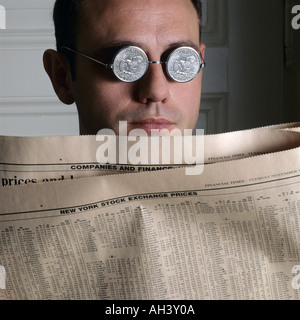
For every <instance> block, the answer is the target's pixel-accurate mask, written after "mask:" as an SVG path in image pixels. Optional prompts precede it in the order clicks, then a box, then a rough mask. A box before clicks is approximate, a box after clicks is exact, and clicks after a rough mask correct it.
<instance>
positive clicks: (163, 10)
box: [79, 0, 199, 40]
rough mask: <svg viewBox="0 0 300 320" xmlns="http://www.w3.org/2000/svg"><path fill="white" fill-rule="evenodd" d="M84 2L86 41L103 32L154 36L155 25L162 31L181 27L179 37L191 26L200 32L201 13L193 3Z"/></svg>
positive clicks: (165, 0) (178, 0) (158, 0)
mask: <svg viewBox="0 0 300 320" xmlns="http://www.w3.org/2000/svg"><path fill="white" fill-rule="evenodd" d="M83 3H84V6H83V7H82V10H81V16H80V22H79V25H80V26H79V29H80V31H82V34H84V37H85V38H86V37H87V36H88V37H91V38H92V37H93V34H95V36H96V35H97V34H98V35H99V36H100V34H101V33H102V35H103V36H104V37H107V36H109V37H110V38H114V37H115V36H119V35H121V34H122V33H126V32H127V33H130V32H131V33H132V34H135V33H138V32H139V31H140V30H139V28H141V29H143V28H144V30H143V31H144V32H146V33H149V34H151V33H153V31H154V28H153V26H157V29H158V28H159V27H160V26H161V25H164V24H165V25H167V27H168V28H169V29H173V28H175V29H176V26H177V30H176V32H177V33H178V34H180V33H184V32H185V30H187V29H188V26H187V25H192V27H190V29H193V30H194V31H195V32H198V29H199V28H198V15H197V11H196V9H195V8H194V6H193V3H192V1H190V0H101V1H99V0H86V1H84V2H83ZM181 21H182V22H181ZM183 21H184V22H183ZM170 24H172V25H171V27H172V28H170ZM147 27H149V28H147ZM174 31H175V30H174ZM87 32H88V33H89V34H88V35H87V34H86V33H87ZM170 33H171V31H170ZM102 35H101V36H102ZM120 40H123V39H120ZM186 40H188V39H186Z"/></svg>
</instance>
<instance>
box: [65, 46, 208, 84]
mask: <svg viewBox="0 0 300 320" xmlns="http://www.w3.org/2000/svg"><path fill="white" fill-rule="evenodd" d="M128 48H133V49H135V50H139V51H140V52H141V53H142V54H143V55H144V56H145V57H146V58H147V59H148V56H147V54H146V53H145V51H144V50H142V49H141V48H139V47H136V46H125V47H123V48H121V49H120V50H118V52H117V53H116V54H115V55H114V57H113V63H111V64H108V63H104V62H102V61H100V60H97V59H95V58H93V57H90V56H88V55H86V54H84V53H82V52H79V51H76V50H74V49H72V48H70V47H67V46H63V47H62V49H66V50H68V51H71V52H73V53H76V54H78V55H80V56H82V57H84V58H87V59H89V60H91V61H94V62H96V63H98V64H100V65H102V66H104V67H105V68H107V69H110V70H112V72H113V74H114V75H115V76H116V78H118V79H119V80H121V81H123V82H135V81H138V80H139V79H141V78H142V77H143V76H144V75H145V74H146V72H147V70H148V67H149V65H150V64H156V65H159V64H161V65H163V64H166V65H168V61H169V58H170V57H171V56H172V54H174V53H175V52H176V51H177V50H180V49H189V50H191V51H193V52H194V53H195V54H197V55H198V56H199V60H200V61H201V62H200V64H199V70H198V71H197V73H195V75H194V77H192V78H191V79H189V80H187V81H179V80H176V79H175V78H174V77H173V76H172V75H171V74H170V72H169V70H168V68H166V71H167V74H168V76H169V77H170V78H171V79H172V80H173V81H176V82H181V83H186V82H189V81H192V80H193V79H194V78H195V77H196V76H197V75H198V74H199V72H200V70H201V69H202V68H205V67H206V62H205V61H204V59H203V58H202V56H201V54H199V52H198V51H197V50H195V49H194V48H192V47H188V46H182V47H178V48H176V49H174V50H173V51H172V52H171V53H170V54H169V56H168V58H167V60H166V61H151V60H148V61H147V63H148V65H147V67H146V70H145V72H144V73H143V75H142V76H140V77H139V78H137V79H135V80H132V81H129V80H124V79H122V78H121V77H119V76H118V75H117V74H116V72H115V71H114V61H115V58H116V56H117V55H118V54H119V53H121V52H122V51H123V50H125V49H128Z"/></svg>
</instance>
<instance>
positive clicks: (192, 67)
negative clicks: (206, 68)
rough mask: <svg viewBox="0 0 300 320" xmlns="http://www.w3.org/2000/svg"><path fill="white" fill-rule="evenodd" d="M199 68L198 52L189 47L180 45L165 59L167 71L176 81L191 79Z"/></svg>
mask: <svg viewBox="0 0 300 320" xmlns="http://www.w3.org/2000/svg"><path fill="white" fill-rule="evenodd" d="M200 68H201V57H200V55H199V53H198V52H197V51H196V50H194V49H193V48H190V47H180V48H178V49H176V50H175V51H173V52H172V53H171V54H170V56H169V57H168V60H167V73H168V75H169V76H170V77H171V78H172V79H173V80H174V81H177V82H188V81H191V80H193V79H194V78H195V77H196V76H197V74H198V73H199V71H200Z"/></svg>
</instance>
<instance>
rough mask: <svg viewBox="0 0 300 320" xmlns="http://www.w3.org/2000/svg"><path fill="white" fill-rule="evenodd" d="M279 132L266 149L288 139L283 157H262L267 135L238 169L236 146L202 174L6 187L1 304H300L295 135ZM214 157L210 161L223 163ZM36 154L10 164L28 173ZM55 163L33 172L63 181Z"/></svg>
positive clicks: (298, 140) (299, 178)
mask: <svg viewBox="0 0 300 320" xmlns="http://www.w3.org/2000/svg"><path fill="white" fill-rule="evenodd" d="M254 131H255V130H254ZM278 132H280V134H279V133H278V134H277V130H273V132H271V130H270V131H269V134H270V136H269V138H270V139H272V140H271V142H272V143H271V145H273V147H274V143H275V142H276V141H278V140H277V139H280V137H281V139H282V140H281V144H278V145H277V146H276V147H277V149H278V150H282V151H279V152H275V151H276V150H273V151H274V152H271V149H273V148H270V146H269V145H268V144H267V143H266V144H265V145H264V147H265V148H266V147H268V148H266V149H268V150H266V149H265V152H264V150H263V149H262V148H261V147H262V145H263V141H264V139H263V137H264V135H265V134H266V131H265V130H262V131H260V132H259V133H257V135H256V134H254V136H252V138H254V137H255V139H257V137H258V136H259V135H260V136H261V138H262V139H261V140H259V141H258V140H252V145H253V147H252V148H250V147H249V146H250V145H251V143H250V142H249V144H248V147H249V148H248V147H247V148H245V150H248V151H249V156H251V157H246V158H244V159H239V160H232V159H234V158H235V156H237V155H238V154H239V155H240V156H241V154H243V151H242V150H243V148H242V146H241V144H240V145H239V147H238V149H239V152H238V153H236V152H235V151H234V152H232V153H231V154H230V152H229V153H228V154H226V153H225V154H224V157H225V158H224V160H230V161H226V162H219V163H211V164H206V165H205V167H204V170H203V172H202V174H201V175H187V174H186V168H185V167H182V168H175V169H172V170H162V171H151V172H145V171H140V172H138V171H136V173H135V174H133V173H127V174H114V175H102V176H100V175H99V176H86V177H82V178H76V179H75V178H74V179H62V180H59V179H57V181H54V182H48V183H41V182H38V181H37V182H36V183H28V184H25V183H24V184H20V185H17V186H6V187H4V188H0V202H1V208H0V265H1V266H2V267H4V268H5V272H6V282H5V289H3V288H1V287H0V299H109V300H115V299H166V300H168V299H293V300H298V299H299V294H300V275H299V274H300V272H299V271H300V148H299V146H300V136H299V133H296V132H290V131H278ZM244 133H245V132H244ZM220 137H221V136H219V138H220ZM223 137H225V136H223ZM227 137H229V136H227ZM246 137H250V136H248V135H245V139H244V141H245V145H247V143H246V141H247V138H246ZM272 137H273V138H272ZM249 139H250V140H251V138H249ZM273 139H274V141H273ZM29 140H31V139H29ZM72 140H74V144H75V145H76V144H77V142H76V140H77V137H74V138H73V139H72ZM215 141H216V140H215ZM237 141H238V139H236V140H234V139H233V140H231V141H230V144H229V141H227V140H226V139H225V138H223V139H221V140H220V141H218V142H219V146H221V145H222V143H223V145H225V144H226V143H227V144H228V146H232V148H233V149H235V146H234V142H237ZM266 141H267V140H266ZM258 142H259V143H258ZM276 143H277V142H276ZM255 144H257V145H256V147H254V145H255ZM35 145H36V149H34V150H31V152H30V153H29V154H30V155H32V154H34V153H35V152H38V151H39V152H40V151H41V150H42V149H41V148H39V146H38V144H35ZM2 146H3V144H2ZM217 147H218V146H214V147H213V148H211V150H210V153H207V154H206V156H205V157H206V159H207V158H208V156H210V157H211V158H219V159H221V157H222V156H221V152H220V153H218V152H217V151H216V150H217ZM11 148H13V146H11ZM59 148H60V146H59V145H57V148H56V151H55V150H54V149H53V150H54V151H53V154H56V155H58V154H64V153H63V150H62V153H59V152H58V149H59ZM76 148H77V147H76ZM76 148H75V149H76ZM75 149H74V150H75ZM225 149H226V148H225V147H224V150H225ZM2 150H3V149H2ZM250 150H251V151H250ZM248 151H247V152H248ZM267 151H268V152H271V153H267ZM14 152H15V151H14ZM56 152H58V153H56ZM250 152H251V153H250ZM255 153H265V154H263V155H260V156H255V155H254V154H255ZM8 154H9V153H7V155H8ZM21 154H22V153H21ZM30 155H29V158H26V157H25V158H24V159H21V160H19V163H16V162H14V163H10V164H17V165H21V166H22V161H23V164H25V165H24V167H26V165H30V164H32V163H31V159H30ZM229 155H230V156H229ZM70 157H71V158H70V159H68V160H67V161H66V163H67V164H68V165H70V163H69V162H68V161H70V160H71V161H73V162H72V163H76V164H77V162H76V161H75V162H74V159H76V155H72V156H70ZM72 157H73V158H72ZM2 159H4V156H2ZM7 159H8V158H6V160H7ZM11 159H12V158H10V160H11ZM53 159H55V157H54V158H53ZM53 159H46V158H45V159H44V160H45V162H44V163H45V164H46V165H47V169H48V170H47V171H42V172H39V170H36V171H34V175H36V177H37V179H40V180H39V181H41V178H42V177H44V176H45V175H48V174H50V176H51V170H52V169H53V168H54V170H53V172H55V174H57V173H58V172H59V171H58V170H57V168H56V167H55V166H54V167H53V165H55V164H56V163H55V162H54V161H53ZM86 160H88V161H90V159H83V158H82V159H79V161H78V163H81V161H83V162H82V163H85V162H84V161H86ZM2 163H4V164H5V165H7V163H9V161H7V163H5V161H2ZM35 164H38V163H37V162H36V163H35ZM30 167H31V165H30ZM52 167H53V168H52ZM14 168H15V167H14ZM14 168H13V169H14ZM38 168H40V167H39V166H38ZM4 169H7V167H6V168H4ZM63 170H65V169H63ZM66 171H67V170H66ZM63 172H64V173H63V174H66V173H65V171H63ZM4 173H5V174H7V173H6V171H2V173H1V174H2V175H3V176H2V179H5V177H4ZM23 173H24V172H23V171H22V170H20V172H18V173H16V172H15V171H13V172H12V174H16V175H17V174H23ZM98 173H99V172H98V171H97V174H98ZM27 174H28V173H27V172H26V175H27Z"/></svg>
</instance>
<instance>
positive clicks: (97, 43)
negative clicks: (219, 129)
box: [71, 0, 205, 134]
mask: <svg viewBox="0 0 300 320" xmlns="http://www.w3.org/2000/svg"><path fill="white" fill-rule="evenodd" d="M199 40H200V39H199V24H198V16H197V12H196V10H195V8H194V7H193V4H192V2H191V1H186V0H151V1H148V0H102V1H97V0H89V1H87V2H86V3H85V4H84V5H83V9H82V13H81V16H80V25H79V32H78V36H77V48H76V49H77V51H79V52H82V53H84V54H86V55H89V56H91V57H93V58H95V59H98V60H100V61H104V62H106V63H110V62H111V59H112V57H113V55H114V53H115V51H116V50H117V48H121V47H123V46H125V45H135V46H138V47H140V48H141V49H143V50H144V51H145V52H146V54H147V56H148V58H149V60H152V61H160V60H162V55H163V54H164V53H166V52H168V51H170V49H171V48H177V47H179V46H182V45H189V46H193V47H195V48H196V49H197V51H198V52H199V53H201V55H202V56H203V55H204V50H205V47H204V45H200V42H199ZM201 78H202V71H201V72H200V74H199V75H198V76H197V77H196V78H195V79H193V80H192V81H190V82H187V83H178V82H175V81H172V80H171V79H169V78H167V77H166V75H165V73H164V71H163V68H162V65H159V64H158V65H155V64H152V65H150V66H149V69H148V71H147V73H146V74H145V75H144V76H143V77H142V78H141V79H140V80H138V81H136V82H134V83H125V82H122V81H120V80H118V79H117V78H116V77H115V76H114V75H113V73H112V71H111V70H108V69H106V68H105V67H104V66H101V65H99V64H97V63H95V62H93V61H90V60H88V59H86V58H84V57H82V56H79V55H76V80H75V81H74V82H72V86H71V89H72V92H73V97H74V99H75V102H76V105H77V108H78V112H79V121H80V133H81V134H96V133H97V132H98V131H99V130H100V129H103V128H109V129H112V130H114V132H115V133H116V134H118V133H119V130H118V129H119V121H127V123H128V132H130V131H131V130H132V129H136V128H140V129H144V130H146V131H147V132H148V133H150V132H151V129H159V130H161V129H168V130H173V129H175V128H178V129H180V130H183V129H194V127H195V124H196V122H197V118H198V113H199V106H200V96H201Z"/></svg>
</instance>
